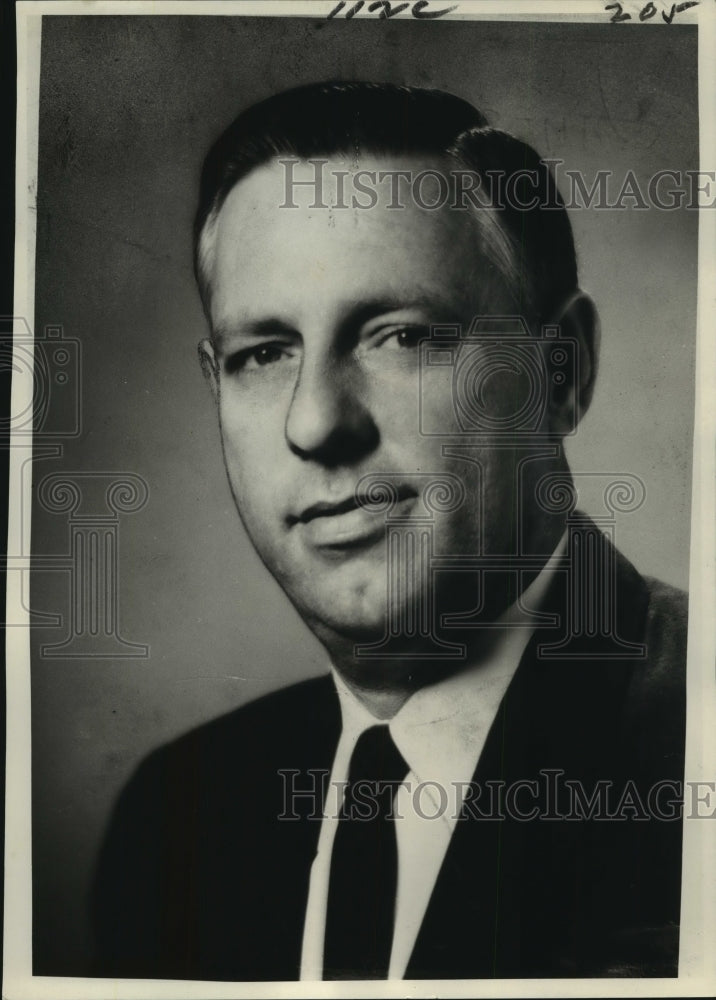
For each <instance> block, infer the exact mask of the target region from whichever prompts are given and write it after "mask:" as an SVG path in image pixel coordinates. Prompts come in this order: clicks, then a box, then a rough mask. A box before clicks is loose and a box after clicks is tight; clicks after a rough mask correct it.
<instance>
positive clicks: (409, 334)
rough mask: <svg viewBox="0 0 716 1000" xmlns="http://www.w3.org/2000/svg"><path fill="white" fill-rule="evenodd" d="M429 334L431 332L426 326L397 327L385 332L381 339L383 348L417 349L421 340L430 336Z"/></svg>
mask: <svg viewBox="0 0 716 1000" xmlns="http://www.w3.org/2000/svg"><path fill="white" fill-rule="evenodd" d="M429 333H430V331H429V330H428V329H427V327H424V326H400V327H396V328H394V329H392V330H389V331H385V335H384V337H383V338H382V339H381V346H386V347H399V348H413V349H415V348H416V347H417V346H418V344H419V343H420V341H421V340H424V339H425V337H427V336H429Z"/></svg>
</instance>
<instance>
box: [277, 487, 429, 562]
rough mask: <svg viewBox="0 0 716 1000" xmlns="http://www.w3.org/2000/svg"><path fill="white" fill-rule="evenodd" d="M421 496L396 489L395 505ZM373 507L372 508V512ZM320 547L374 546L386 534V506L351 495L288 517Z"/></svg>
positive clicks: (363, 497) (320, 503)
mask: <svg viewBox="0 0 716 1000" xmlns="http://www.w3.org/2000/svg"><path fill="white" fill-rule="evenodd" d="M417 496H418V493H417V491H416V490H415V489H413V488H412V487H410V486H408V485H403V486H397V487H396V506H397V505H398V504H401V505H403V504H404V505H406V506H407V505H408V503H412V502H414V501H415V499H416V498H417ZM371 507H372V508H373V509H371ZM287 521H288V524H289V526H291V527H293V526H296V527H299V528H300V530H301V531H302V533H303V534H304V535H305V537H306V539H307V540H308V541H309V542H310V543H311V544H313V545H315V546H317V547H326V548H354V547H356V546H361V545H368V544H373V543H375V542H376V541H378V540H380V539H382V538H383V537H384V535H385V506H384V505H381V504H378V503H371V500H370V497H368V496H367V495H366V494H357V495H356V494H355V493H352V494H350V495H349V496H346V497H344V498H343V499H342V500H337V501H328V500H319V501H317V502H316V503H313V504H310V505H309V506H308V507H305V508H304V509H303V510H302V511H301V512H300V513H299V514H291V515H289V516H288V518H287Z"/></svg>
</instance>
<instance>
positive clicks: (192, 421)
mask: <svg viewBox="0 0 716 1000" xmlns="http://www.w3.org/2000/svg"><path fill="white" fill-rule="evenodd" d="M330 77H334V78H373V79H382V80H389V81H395V82H401V83H402V82H408V83H414V84H417V85H423V86H436V87H440V88H445V89H447V90H451V91H454V92H456V93H458V94H459V95H461V96H463V97H466V98H468V99H470V100H472V101H474V102H475V103H477V104H478V106H480V107H481V108H482V109H483V110H484V111H485V112H486V113H487V115H488V117H490V118H491V120H492V122H493V124H495V125H497V126H500V127H503V128H506V129H508V130H510V131H512V132H514V133H516V134H518V135H519V136H521V137H522V138H524V139H526V140H528V141H529V142H530V143H532V144H533V145H534V146H535V147H536V148H537V149H538V150H539V151H540V152H541V153H542V154H543V155H545V156H550V157H561V158H563V159H564V160H565V161H566V163H565V167H568V168H572V169H577V170H582V171H584V173H585V174H586V175H587V177H588V178H593V176H594V174H595V172H596V171H597V170H599V169H610V170H613V171H615V174H616V176H617V177H623V176H624V174H625V172H626V171H627V170H628V169H632V170H634V171H635V172H636V174H637V176H638V177H639V178H640V180H643V181H645V180H646V179H647V178H648V177H649V176H651V175H652V174H653V173H654V172H655V171H657V170H660V169H667V168H669V169H677V170H687V169H696V168H697V167H698V142H697V139H698V129H697V124H698V122H697V78H696V30H695V29H691V28H683V27H681V28H679V27H677V26H675V25H672V26H671V27H669V28H667V27H666V26H665V27H664V28H657V27H651V28H647V26H644V29H643V30H641V29H638V28H637V29H636V30H635V29H633V28H627V29H626V30H622V29H621V28H620V27H619V26H612V25H609V24H605V25H576V24H554V25H537V24H521V25H511V24H506V23H502V24H500V23H494V24H490V23H477V22H461V23H458V22H452V23H448V22H444V21H441V22H431V23H429V24H428V23H419V22H415V21H413V22H411V21H402V20H401V21H391V22H386V21H360V20H354V21H351V22H339V21H330V22H325V21H316V20H311V19H298V18H292V19H281V20H268V19H245V18H235V19H231V18H223V17H215V18H210V17H203V18H198V17H197V18H191V17H91V16H87V17H82V16H80V17H71V18H65V17H49V18H48V17H46V18H45V20H44V24H43V32H42V72H41V100H40V147H39V149H40V154H39V182H38V192H39V194H38V213H37V272H36V329H37V330H38V331H41V330H43V329H44V327H45V326H46V325H48V324H50V325H51V324H59V325H61V326H62V328H63V332H64V336H65V337H68V338H76V339H77V340H78V341H79V344H80V351H81V360H82V371H81V387H80V391H81V401H82V424H81V433H80V434H79V436H78V437H76V438H72V439H67V440H63V441H62V442H61V443H62V444H63V453H62V455H61V456H60V457H55V458H44V459H43V458H39V457H38V459H37V461H36V463H35V468H34V483H35V487H36V489H35V491H34V495H35V498H36V500H37V493H38V488H39V485H40V484H41V482H42V481H43V480H44V477H46V476H48V475H50V474H52V473H58V472H60V473H62V472H66V473H74V474H77V473H83V472H84V473H88V472H89V473H98V472H108V473H116V474H120V473H132V474H134V475H135V476H138V477H141V480H144V481H145V482H146V483H147V485H148V488H149V499H148V501H147V503H146V505H144V506H143V507H142V508H141V509H140V510H138V511H135V512H134V513H121V514H120V515H118V516H117V519H116V521H115V522H114V524H115V528H114V529H113V530H116V533H117V537H116V548H117V552H118V557H119V577H118V586H119V602H120V620H119V629H120V631H121V633H122V636H123V637H124V639H125V640H127V641H129V642H136V643H141V644H145V645H146V646H147V647H148V653H149V655H148V657H146V658H137V659H120V658H117V657H114V656H110V657H109V658H100V657H96V656H90V657H89V658H85V659H79V658H74V657H67V656H65V657H63V656H62V655H60V656H55V657H51V658H50V657H46V656H42V655H40V646H41V645H47V644H52V643H55V644H56V643H60V642H62V641H63V638H64V636H65V634H66V626H67V622H68V620H69V618H68V616H69V614H70V611H71V609H70V581H71V574H70V573H69V572H68V571H64V572H56V571H53V572H49V571H46V570H40V569H38V571H37V572H36V573H35V574H34V577H33V581H32V595H31V596H32V605H33V608H34V609H36V610H37V611H39V612H43V611H44V612H54V613H60V614H62V615H63V620H64V625H63V627H54V628H39V627H38V628H35V630H34V632H33V637H32V651H33V662H32V712H33V717H32V742H33V766H34V776H33V810H34V811H33V823H34V847H35V851H34V872H33V879H34V906H35V956H36V971H37V972H39V973H54V974H77V973H80V974H81V973H83V972H86V971H87V966H86V954H87V941H88V921H87V915H86V905H87V892H88V886H89V881H90V872H91V868H92V865H93V863H94V859H95V855H96V850H97V846H98V843H99V838H100V836H101V833H102V830H103V827H104V824H105V822H106V819H107V816H108V811H109V809H110V807H111V804H112V802H113V800H114V798H115V796H116V794H117V792H118V791H119V789H120V787H121V785H122V784H123V782H124V781H125V780H126V778H127V777H128V776H129V773H130V771H131V770H132V768H133V767H134V766H135V764H136V763H137V762H138V760H139V759H140V758H141V757H142V756H143V755H144V754H145V753H146V752H147V751H148V750H150V749H151V748H153V747H154V746H156V745H157V744H159V743H160V742H162V741H164V740H166V739H168V738H170V737H172V736H174V735H176V734H178V733H179V732H181V731H183V730H186V729H188V728H189V727H191V726H193V725H195V724H197V723H200V722H202V721H204V720H206V719H208V718H210V717H212V716H214V715H217V714H219V713H221V712H223V711H225V710H228V709H230V708H233V707H235V706H237V705H240V704H241V703H243V702H245V701H247V700H249V699H251V698H254V697H256V696H258V695H260V694H262V693H264V692H266V691H268V690H270V689H272V688H276V687H279V686H282V685H284V684H286V683H288V682H291V681H294V680H297V679H301V678H303V677H306V676H308V675H311V674H316V673H319V672H321V671H323V670H324V669H325V658H324V654H323V652H322V650H321V649H320V647H319V646H318V645H317V644H316V642H315V641H314V640H312V639H311V637H310V636H309V635H308V634H307V632H306V630H305V629H304V627H303V626H302V624H301V623H300V621H299V620H298V618H297V616H296V614H295V612H294V611H293V610H292V608H291V607H290V606H289V605H288V604H287V602H286V600H285V599H284V598H283V596H282V594H281V593H280V592H279V591H278V589H277V587H276V586H275V584H274V583H273V582H272V581H271V580H270V579H269V578H268V577H267V575H266V573H265V571H264V570H263V569H262V567H261V566H260V564H259V561H258V559H257V557H256V556H255V554H254V553H253V551H252V549H251V548H250V546H249V544H248V542H247V540H246V538H245V536H244V533H243V530H242V528H241V527H240V524H239V521H238V518H237V516H236V514H235V512H234V510H233V507H232V501H231V498H230V495H229V490H228V487H227V485H226V483H225V479H224V472H223V467H222V463H221V455H220V447H219V438H218V434H217V428H216V420H215V414H214V410H213V406H212V403H211V399H210V394H209V391H208V389H207V387H206V386H205V385H204V383H203V380H202V378H201V375H200V372H199V367H198V364H197V361H196V343H197V341H198V340H199V338H200V337H201V336H202V335H203V334H204V321H203V316H202V313H201V309H200V306H199V302H198V299H197V295H196V293H195V289H194V283H193V277H192V270H191V249H190V229H191V220H192V215H193V211H194V207H195V191H196V185H197V177H198V172H199V169H200V165H201V162H202V159H203V156H204V153H205V151H206V149H207V147H208V145H209V143H210V142H211V141H212V140H213V138H214V137H215V136H216V135H217V134H218V133H219V131H220V130H221V129H222V128H223V127H224V126H225V125H226V124H227V123H228V122H229V121H230V120H231V119H232V118H233V117H234V116H235V114H236V113H237V112H238V111H239V110H240V109H241V108H243V107H244V106H246V105H247V104H250V103H252V102H254V101H256V100H258V99H261V98H263V97H266V96H268V95H269V94H272V93H274V92H275V91H278V90H280V89H283V88H285V87H287V86H290V85H294V84H297V83H301V82H308V81H312V80H317V79H323V78H330ZM573 224H574V228H575V233H576V238H577V243H578V251H579V259H580V266H581V276H582V284H583V286H584V287H585V288H586V289H587V290H588V291H589V292H590V293H591V294H592V295H593V296H594V298H595V299H596V301H597V303H598V305H599V307H600V310H601V315H602V325H603V346H602V363H601V378H600V383H599V387H598V389H597V392H596V395H595V398H594V402H593V405H592V409H591V412H590V413H589V414H588V416H587V418H586V420H585V422H584V424H583V426H582V428H581V430H580V432H579V433H578V435H577V438H576V440H575V441H573V442H572V443H571V446H570V456H571V460H572V463H573V466H574V468H575V469H577V470H585V471H600V472H604V471H606V472H629V473H632V474H635V475H638V476H639V477H640V478H641V479H642V480H643V481H644V483H645V484H646V488H647V495H646V501H645V504H644V506H643V507H642V508H641V510H639V511H638V512H636V513H634V514H629V515H623V516H621V517H620V519H619V521H618V524H617V541H618V544H619V545H620V547H621V548H622V549H623V551H624V552H625V554H626V555H627V556H628V557H630V558H631V559H632V560H633V561H634V562H635V563H636V564H637V566H638V567H639V568H640V569H641V570H642V572H645V573H647V574H653V575H656V576H660V577H662V578H663V579H666V580H668V581H670V582H672V583H675V584H677V585H681V586H686V584H687V582H688V563H689V561H688V553H689V507H690V480H691V442H692V423H693V395H694V393H693V374H694V339H695V333H694V329H695V308H696V234H697V219H696V214H695V213H694V212H686V211H676V212H659V211H655V210H653V209H652V210H649V211H641V212H637V211H629V212H598V211H594V210H591V211H581V212H575V213H574V214H573ZM75 478H76V479H77V478H78V477H77V476H76V477H75ZM79 480H80V482H81V483H82V484H84V485H83V486H82V488H83V489H85V488H86V490H87V492H89V493H91V489H90V486H91V485H92V484H93V483H94V485H95V486H96V485H97V482H98V481H99V480H97V477H94V479H93V477H84V479H82V477H79ZM95 480H96V481H95ZM56 499H57V498H56ZM101 499H102V497H101V495H92V496H91V497H89V499H87V500H86V505H87V510H88V512H89V514H92V511H93V510H94V511H95V512H96V508H97V504H99V507H100V508H101ZM83 502H85V501H84V500H83ZM583 502H586V504H587V507H588V509H590V510H591V511H592V512H593V513H597V514H598V513H601V512H602V511H601V510H600V509H599V497H598V496H597V497H596V498H595V499H593V500H590V499H589V497H587V498H586V499H585V500H584V501H583ZM93 505H94V506H93ZM46 506H47V505H45V506H42V505H41V504H39V503H37V502H35V504H34V507H33V524H32V546H33V553H34V556H35V557H36V558H38V560H39V559H41V558H43V557H45V556H48V555H57V556H60V557H62V556H63V554H64V555H66V554H67V552H68V546H69V544H70V542H69V538H70V531H71V524H70V521H69V514H68V513H67V512H65V513H62V512H59V513H58V512H57V511H55V512H51V511H48V510H47V509H46ZM120 506H121V505H120ZM90 508H92V509H91V510H90ZM60 562H61V563H62V559H60ZM38 564H39V563H38ZM62 565H65V564H64V563H62ZM90 652H91V648H90Z"/></svg>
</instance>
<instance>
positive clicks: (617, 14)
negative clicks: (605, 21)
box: [604, 3, 631, 24]
mask: <svg viewBox="0 0 716 1000" xmlns="http://www.w3.org/2000/svg"><path fill="white" fill-rule="evenodd" d="M604 9H605V10H613V11H614V13H613V14H612V18H611V21H610V24H617V23H618V22H619V21H631V14H625V13H623V10H624V8H623V7H622V5H621V4H620V3H608V4H607V5H606V7H605V8H604Z"/></svg>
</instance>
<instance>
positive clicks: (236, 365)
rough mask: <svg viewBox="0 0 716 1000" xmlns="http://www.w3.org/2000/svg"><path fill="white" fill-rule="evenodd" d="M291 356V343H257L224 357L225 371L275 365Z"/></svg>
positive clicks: (249, 369)
mask: <svg viewBox="0 0 716 1000" xmlns="http://www.w3.org/2000/svg"><path fill="white" fill-rule="evenodd" d="M291 357H293V351H292V348H291V345H289V344H281V343H266V344H258V345H257V346H256V347H247V348H244V349H243V350H241V351H236V352H235V353H234V354H232V355H230V356H229V357H228V358H227V359H226V365H225V368H226V372H227V374H229V375H232V374H234V373H236V372H250V371H256V370H258V369H259V368H265V367H267V366H268V365H275V364H278V363H279V362H282V361H285V360H287V359H289V358H291Z"/></svg>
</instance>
